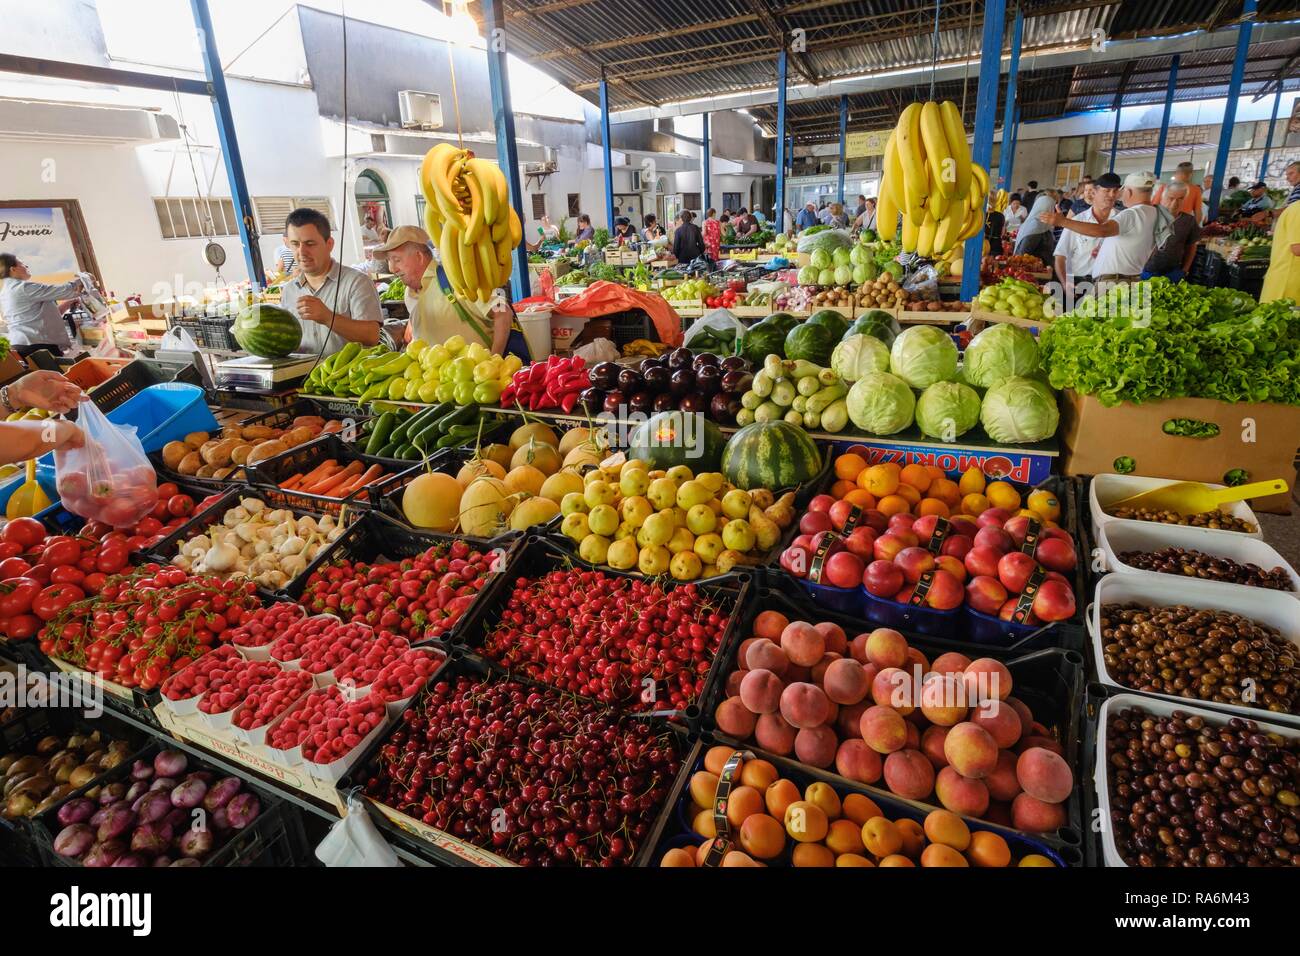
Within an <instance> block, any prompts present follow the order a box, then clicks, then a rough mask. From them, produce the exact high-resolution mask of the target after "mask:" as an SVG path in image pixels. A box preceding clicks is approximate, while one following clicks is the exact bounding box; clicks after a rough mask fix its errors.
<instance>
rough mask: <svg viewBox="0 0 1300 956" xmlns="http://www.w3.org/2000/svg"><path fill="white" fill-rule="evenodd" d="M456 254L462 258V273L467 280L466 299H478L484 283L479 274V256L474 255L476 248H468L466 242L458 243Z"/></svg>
mask: <svg viewBox="0 0 1300 956" xmlns="http://www.w3.org/2000/svg"><path fill="white" fill-rule="evenodd" d="M454 253H455V254H457V255H459V256H460V273H461V276H462V277H463V278H464V280H465V298H467V299H477V298H478V297H479V291H480V288H481V286H482V282H481V280H480V279H479V274H478V262H477V256H475V255H474V246H467V245H465V243H464V242H458V243H457V244H456V246H455V249H454Z"/></svg>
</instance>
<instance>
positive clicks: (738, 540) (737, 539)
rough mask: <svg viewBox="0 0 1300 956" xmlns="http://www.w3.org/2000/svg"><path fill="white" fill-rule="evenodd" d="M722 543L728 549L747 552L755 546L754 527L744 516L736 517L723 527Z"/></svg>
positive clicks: (742, 552)
mask: <svg viewBox="0 0 1300 956" xmlns="http://www.w3.org/2000/svg"><path fill="white" fill-rule="evenodd" d="M722 543H723V544H725V545H726V546H727V548H728V550H731V551H739V552H740V553H741V554H746V553H747V552H749V551H752V550H753V548H754V529H753V528H751V527H750V526H749V522H748V521H746V520H745V519H744V518H734V519H732V520H731V521H728V522H727V525H726V527H725V528H723V529H722Z"/></svg>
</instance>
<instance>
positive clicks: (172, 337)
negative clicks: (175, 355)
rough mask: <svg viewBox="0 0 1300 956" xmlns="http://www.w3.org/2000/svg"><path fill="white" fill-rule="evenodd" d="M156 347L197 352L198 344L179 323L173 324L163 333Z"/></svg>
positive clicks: (171, 350)
mask: <svg viewBox="0 0 1300 956" xmlns="http://www.w3.org/2000/svg"><path fill="white" fill-rule="evenodd" d="M158 349H159V351H170V352H197V351H199V346H198V343H197V342H195V341H194V336H192V335H190V333H189V331H188V330H186V329H183V328H181V327H180V326H179V325H173V326H172V327H171V328H170V329H168V330H167V331H166V332H164V333H163V337H162V340H161V341H160V342H159V344H158Z"/></svg>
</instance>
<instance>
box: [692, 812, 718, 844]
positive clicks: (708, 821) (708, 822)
mask: <svg viewBox="0 0 1300 956" xmlns="http://www.w3.org/2000/svg"><path fill="white" fill-rule="evenodd" d="M691 829H692V830H694V831H695V832H696V833H698V834H699V835H700V836H702V837H706V838H707V839H710V840H711V839H713V838H714V837H715V836H717V835H718V825H717V823H716V822H715V821H714V819H713V811H712V810H701V811H699V812H698V813H696V814H695V819H694V820H692V821H691Z"/></svg>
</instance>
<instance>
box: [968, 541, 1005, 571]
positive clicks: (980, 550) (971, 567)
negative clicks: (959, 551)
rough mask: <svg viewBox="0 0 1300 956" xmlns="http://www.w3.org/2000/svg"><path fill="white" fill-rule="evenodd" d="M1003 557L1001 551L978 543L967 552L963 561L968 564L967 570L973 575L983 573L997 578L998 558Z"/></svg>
mask: <svg viewBox="0 0 1300 956" xmlns="http://www.w3.org/2000/svg"><path fill="white" fill-rule="evenodd" d="M1001 557H1002V552H1001V551H998V550H996V549H995V548H988V547H984V546H983V545H979V544H977V545H975V547H973V548H971V549H970V550H969V551H967V552H966V557H965V558H963V559H962V563H963V564H965V565H966V570H967V571H969V572H970V573H971V575H972V576H974V575H977V574H983V575H987V576H988V577H994V578H995V577H997V576H998V559H999V558H1001Z"/></svg>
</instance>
